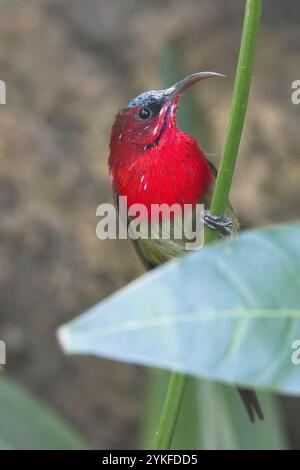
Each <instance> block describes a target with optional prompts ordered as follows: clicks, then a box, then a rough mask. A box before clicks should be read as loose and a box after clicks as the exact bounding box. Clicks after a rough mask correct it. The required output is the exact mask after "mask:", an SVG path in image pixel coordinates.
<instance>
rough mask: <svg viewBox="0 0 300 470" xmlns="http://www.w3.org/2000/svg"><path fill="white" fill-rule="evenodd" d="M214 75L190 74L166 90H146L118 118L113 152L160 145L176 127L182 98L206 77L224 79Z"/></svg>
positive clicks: (112, 137) (216, 74) (114, 133)
mask: <svg viewBox="0 0 300 470" xmlns="http://www.w3.org/2000/svg"><path fill="white" fill-rule="evenodd" d="M221 76H223V75H221V74H219V73H215V72H198V73H194V74H192V75H188V76H187V77H185V78H183V79H182V80H180V81H178V82H177V83H175V84H174V85H173V86H171V87H170V88H166V89H165V90H151V91H146V92H144V93H142V94H140V95H138V96H137V97H135V98H133V99H132V100H130V101H129V102H128V104H127V106H126V107H125V108H123V109H122V110H121V111H120V112H119V113H118V114H117V116H116V120H115V123H114V126H113V129H112V135H111V142H110V145H111V149H113V148H115V149H117V147H120V146H122V145H124V144H125V145H126V144H127V145H128V144H129V145H133V146H134V147H137V148H136V150H138V151H147V150H149V149H150V148H152V147H154V146H156V145H158V144H159V143H160V142H161V141H162V140H163V139H164V138H165V134H166V131H167V130H169V131H170V130H172V129H173V128H175V126H176V111H177V106H178V100H179V97H180V95H181V94H182V93H183V92H184V91H185V90H187V89H188V88H189V87H190V86H191V85H193V84H195V83H197V82H198V81H199V80H202V79H203V78H211V77H221Z"/></svg>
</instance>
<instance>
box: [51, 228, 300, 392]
mask: <svg viewBox="0 0 300 470" xmlns="http://www.w3.org/2000/svg"><path fill="white" fill-rule="evenodd" d="M299 241H300V225H299V224H290V225H285V226H278V227H273V228H269V229H265V230H251V231H248V232H244V233H243V234H242V235H240V236H239V237H236V238H235V239H234V240H230V241H226V242H219V243H215V244H213V245H211V246H209V247H207V248H203V249H202V250H200V251H198V252H194V253H192V254H189V255H187V256H185V257H183V258H181V259H180V260H174V261H171V262H170V263H167V264H166V265H164V266H162V267H160V268H157V269H155V270H154V271H152V272H151V273H147V274H145V275H144V276H142V278H140V279H138V280H137V281H135V282H133V283H132V284H131V285H129V286H128V287H126V288H124V289H123V290H121V291H120V292H118V293H117V294H114V295H113V296H111V297H110V298H109V299H107V300H105V301H104V302H101V303H99V304H98V305H96V306H95V307H93V308H92V309H90V310H89V311H88V312H87V313H85V314H84V315H82V316H80V317H79V318H77V319H75V320H73V321H72V322H70V323H69V324H67V325H65V326H63V327H62V328H61V329H60V332H59V336H60V340H61V343H62V345H63V347H64V348H65V350H66V351H67V352H70V353H80V354H95V355H99V356H102V357H107V358H112V359H118V360H122V361H126V362H133V363H138V364H144V365H148V366H154V367H160V368H166V369H175V370H178V371H182V372H186V373H188V374H191V375H195V376H199V377H202V378H207V379H211V380H217V381H222V382H225V383H234V384H235V383H239V384H242V385H246V386H254V387H256V388H263V389H268V390H273V391H277V392H283V393H287V394H299V393H300V367H299V366H296V365H294V364H293V362H292V360H291V356H292V353H293V349H292V343H293V341H294V340H296V339H300V307H299V306H300V243H299Z"/></svg>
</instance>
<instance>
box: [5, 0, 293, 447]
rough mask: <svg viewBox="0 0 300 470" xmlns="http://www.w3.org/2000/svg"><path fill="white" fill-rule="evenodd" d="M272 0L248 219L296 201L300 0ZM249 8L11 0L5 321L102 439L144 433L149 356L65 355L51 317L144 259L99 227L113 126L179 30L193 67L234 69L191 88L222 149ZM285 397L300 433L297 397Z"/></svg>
mask: <svg viewBox="0 0 300 470" xmlns="http://www.w3.org/2000/svg"><path fill="white" fill-rule="evenodd" d="M264 3H265V8H264V15H263V22H262V28H261V33H260V37H259V46H258V53H257V60H256V68H255V75H254V80H253V87H252V93H251V100H250V106H249V112H248V116H247V122H246V129H245V133H244V137H243V144H242V147H241V151H240V158H239V162H238V168H237V172H236V178H235V181H234V187H233V192H232V200H233V202H234V205H235V207H236V208H237V210H238V213H239V214H240V216H241V218H242V220H244V221H245V224H247V225H251V226H254V225H263V224H268V223H275V222H279V221H283V220H292V219H296V218H298V217H299V214H300V207H299V203H298V201H299V194H300V189H299V181H300V162H299V148H298V146H299V113H300V107H297V106H295V105H293V104H292V102H291V91H292V90H291V82H292V81H293V80H296V79H300V76H299V75H300V71H299V49H300V35H299V20H300V5H298V4H297V3H296V2H285V3H284V4H283V3H282V2H281V1H280V0H265V2H264ZM288 5H290V7H291V8H287V6H288ZM242 14H243V2H234V1H229V0H227V1H226V0H218V1H217V0H198V1H197V0H185V1H184V2H182V1H180V0H168V1H160V0H155V1H154V0H152V1H146V0H144V1H141V0H139V1H138V0H114V1H111V0H43V1H42V0H41V1H37V0H26V2H24V1H23V2H21V1H18V0H11V1H7V2H1V15H0V43H1V47H0V79H2V80H4V81H5V82H6V84H7V104H6V105H5V106H4V105H1V106H0V195H1V196H0V217H1V225H0V264H1V270H0V309H1V317H0V337H1V339H4V340H5V341H6V342H7V348H8V357H7V361H8V365H7V371H8V373H10V374H11V376H13V377H15V378H16V379H18V380H19V381H20V382H21V383H23V384H24V385H25V386H26V387H27V388H29V389H30V390H31V391H33V392H35V393H36V394H37V395H38V396H39V397H41V398H42V399H43V400H44V401H45V402H46V403H48V404H50V405H52V406H53V407H54V408H55V409H56V410H57V411H59V412H60V413H62V414H63V416H65V417H66V418H68V419H69V420H70V421H71V422H72V423H73V424H74V425H75V426H76V427H77V428H78V429H79V430H81V431H82V432H84V433H85V434H86V435H87V436H88V437H89V438H90V440H91V442H92V443H93V445H94V446H96V447H98V448H99V447H100V448H128V447H133V446H136V435H137V430H138V422H139V416H140V412H141V409H142V401H143V384H144V371H143V370H142V369H140V368H137V367H131V366H126V365H123V364H118V363H114V362H108V361H104V360H103V361H102V360H100V359H94V358H91V359H90V358H77V357H66V356H64V355H63V354H62V352H61V351H60V349H59V347H58V344H57V341H56V338H55V335H54V333H55V330H56V328H57V327H58V326H59V325H60V324H61V323H63V322H65V321H66V320H69V319H71V318H73V317H74V316H76V315H77V314H79V313H81V312H82V311H84V310H85V309H86V308H88V307H89V306H91V305H92V304H94V303H96V302H97V301H99V300H100V299H102V298H104V297H105V296H107V295H109V294H110V293H111V292H113V291H115V290H116V289H118V288H119V287H121V286H123V285H125V284H126V283H128V282H129V281H130V280H132V279H134V278H135V277H137V276H138V275H139V274H141V273H142V268H141V266H140V264H139V262H138V260H137V258H136V256H135V254H134V252H133V250H132V248H131V245H130V243H129V242H120V241H99V240H97V239H96V236H95V228H96V223H97V219H96V216H95V211H96V207H97V205H98V204H100V203H101V202H107V201H111V192H110V183H109V178H108V173H107V164H106V161H107V156H108V139H109V132H110V127H111V124H112V121H113V118H114V115H115V113H116V112H117V111H118V109H119V108H120V107H122V106H123V105H124V103H125V102H126V101H127V100H128V99H129V98H131V97H133V96H134V95H135V94H137V93H139V92H141V91H143V90H144V89H147V88H159V87H160V86H161V81H160V78H159V67H160V63H161V56H162V50H163V49H164V47H165V44H166V43H167V42H168V41H170V40H173V39H174V38H178V37H180V38H182V44H183V51H184V57H183V60H184V65H185V69H186V71H187V73H190V72H193V71H198V70H207V69H211V70H215V71H218V72H222V73H225V74H226V75H227V79H226V80H222V81H218V83H216V82H213V81H212V82H210V83H207V84H205V89H204V85H199V86H198V87H196V88H197V89H195V91H196V95H197V99H198V100H199V104H200V103H201V107H202V108H201V109H204V110H205V113H206V116H205V118H206V119H207V120H208V121H209V123H210V126H211V128H212V135H213V139H210V140H213V142H214V144H213V145H212V146H210V148H206V149H205V150H206V151H207V152H208V153H212V154H215V153H219V152H220V149H221V147H222V142H223V140H224V132H225V126H226V119H227V116H228V110H229V106H230V99H231V93H232V80H233V77H234V72H235V64H236V60H237V52H238V47H239V40H240V33H241V22H242ZM170 85H171V84H170ZM200 134H201V129H200ZM213 158H214V161H215V162H216V161H217V157H213ZM283 405H284V409H285V417H286V421H287V425H288V429H289V432H290V436H291V439H292V444H293V445H294V446H295V447H297V446H298V447H299V442H300V439H299V437H298V436H297V422H298V420H299V417H300V405H299V402H298V401H297V400H296V399H285V400H284V403H283ZM293 416H294V418H293Z"/></svg>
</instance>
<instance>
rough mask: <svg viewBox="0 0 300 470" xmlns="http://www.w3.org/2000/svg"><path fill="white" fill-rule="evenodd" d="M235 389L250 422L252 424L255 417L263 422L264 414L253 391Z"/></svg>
mask: <svg viewBox="0 0 300 470" xmlns="http://www.w3.org/2000/svg"><path fill="white" fill-rule="evenodd" d="M237 389H238V392H239V394H240V397H241V399H242V401H243V403H244V406H245V408H246V410H247V413H248V416H249V419H250V421H251V422H252V423H254V421H255V418H256V417H257V418H259V419H261V420H263V419H264V414H263V412H262V409H261V406H260V404H259V401H258V398H257V396H256V393H255V392H254V390H250V389H248V388H239V387H238V388H237Z"/></svg>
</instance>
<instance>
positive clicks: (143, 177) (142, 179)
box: [141, 175, 145, 183]
mask: <svg viewBox="0 0 300 470" xmlns="http://www.w3.org/2000/svg"><path fill="white" fill-rule="evenodd" d="M144 179H145V175H143V176H142V177H141V183H142V182H143V181H144Z"/></svg>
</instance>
